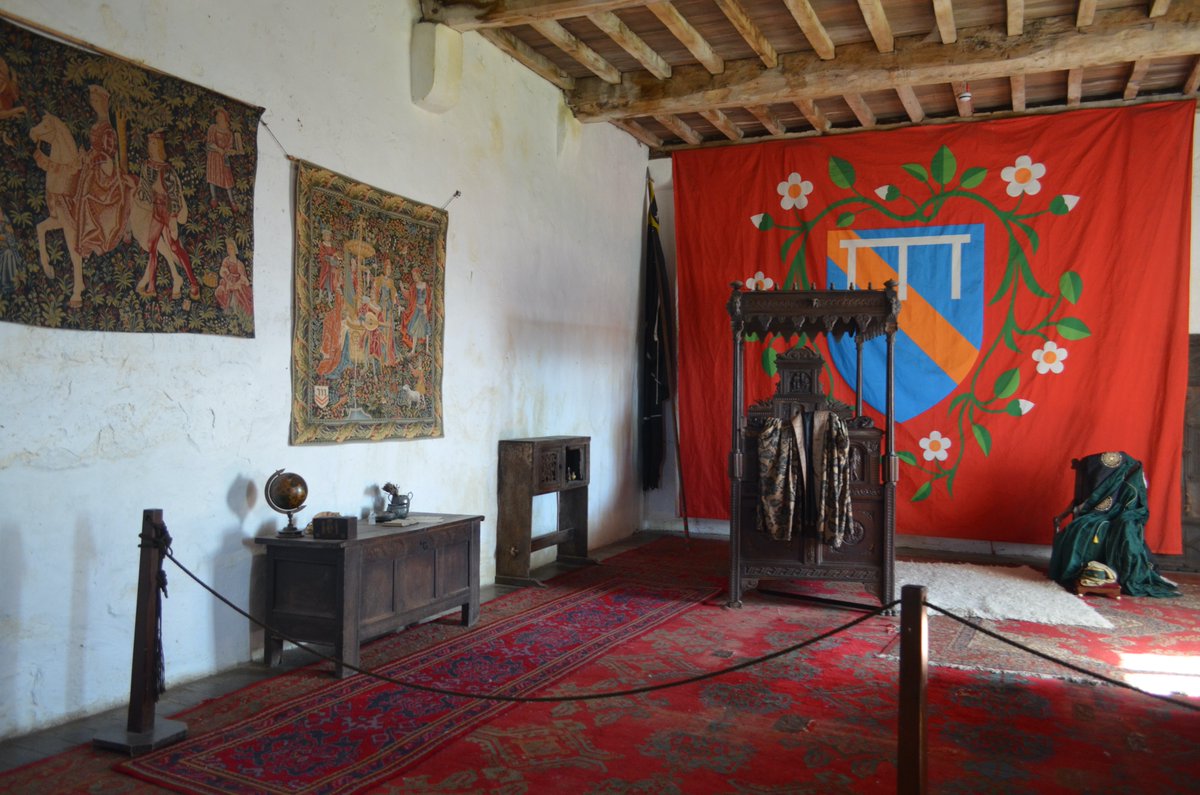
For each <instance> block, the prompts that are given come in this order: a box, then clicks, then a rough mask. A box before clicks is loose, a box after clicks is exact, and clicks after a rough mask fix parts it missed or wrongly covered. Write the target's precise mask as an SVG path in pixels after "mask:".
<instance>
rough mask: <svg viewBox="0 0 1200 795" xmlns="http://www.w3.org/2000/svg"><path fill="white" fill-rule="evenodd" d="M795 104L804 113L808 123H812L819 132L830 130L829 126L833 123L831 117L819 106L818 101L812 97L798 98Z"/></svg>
mask: <svg viewBox="0 0 1200 795" xmlns="http://www.w3.org/2000/svg"><path fill="white" fill-rule="evenodd" d="M795 105H796V108H797V109H798V110H799V111H800V112H801V113H803V114H804V118H805V119H807V120H808V123H809V124H811V125H812V128H813V129H814V130H816V131H817V132H819V133H823V132H829V128H830V127H832V126H833V125H832V124H831V123H830V121H829V117H827V116H826V115H825V114H824V113H823V112H822V111H821V109H820V108H818V107H817V103H815V102H813V101H812V100H811V99H798V100H796V102H795Z"/></svg>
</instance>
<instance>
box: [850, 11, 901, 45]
mask: <svg viewBox="0 0 1200 795" xmlns="http://www.w3.org/2000/svg"><path fill="white" fill-rule="evenodd" d="M858 8H859V10H861V11H862V15H863V22H865V23H867V30H869V31H870V32H871V38H872V39H873V40H874V41H875V48H876V49H878V50H879V51H880V52H891V51H892V50H894V49H896V37H895V36H894V35H892V23H890V22H888V18H887V14H885V13H884V12H883V3H882V2H881V1H880V0H858Z"/></svg>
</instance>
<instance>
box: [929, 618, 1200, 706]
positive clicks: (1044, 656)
mask: <svg viewBox="0 0 1200 795" xmlns="http://www.w3.org/2000/svg"><path fill="white" fill-rule="evenodd" d="M925 606H926V607H931V608H933V609H934V610H936V611H938V612H939V613H941V614H942V615H944V616H948V617H950V618H953V619H954V620H955V621H957V622H958V623H960V624H964V625H966V626H968V627H971V629H974V630H976V631H978V632H982V633H983V634H984V635H987V636H988V637H990V638H995V639H996V640H998V641H1000V642H1002V643H1006V644H1008V645H1009V646H1012V647H1013V648H1016V649H1020V650H1021V651H1026V652H1029V653H1030V654H1032V655H1034V656H1035V657H1041V658H1042V659H1043V660H1049V661H1050V662H1052V663H1055V664H1056V665H1061V666H1062V667H1064V668H1069V669H1071V670H1072V671H1075V672H1076V673H1080V674H1083V675H1084V676H1089V677H1091V678H1093V679H1098V680H1099V681H1101V682H1104V683H1106V684H1110V685H1114V686H1116V687H1123V688H1125V689H1126V690H1132V691H1133V692H1135V693H1141V694H1142V695H1145V696H1150V697H1151V698H1157V699H1158V700H1159V701H1165V702H1167V703H1168V704H1175V705H1176V706H1180V707H1186V708H1187V709H1190V710H1194V711H1196V712H1200V704H1192V703H1190V702H1188V701H1181V700H1180V699H1177V698H1172V697H1171V696H1163V695H1160V694H1158V693H1151V692H1150V691H1148V690H1142V689H1141V688H1139V687H1134V686H1133V685H1131V684H1129V683H1128V682H1122V681H1121V680H1120V679H1113V678H1112V677H1110V676H1106V675H1104V674H1101V673H1097V672H1096V671H1090V670H1088V669H1087V668H1083V667H1081V666H1078V665H1075V664H1074V663H1069V662H1067V661H1066V660H1060V659H1058V658H1057V657H1054V656H1053V655H1050V654H1046V653H1045V652H1042V651H1038V650H1037V649H1034V648H1031V647H1029V646H1026V645H1025V644H1023V643H1018V642H1017V641H1015V640H1009V639H1008V638H1006V637H1004V636H1003V635H1001V634H1000V633H999V632H993V631H992V630H990V629H987V628H985V627H981V626H979V625H978V624H975V623H972V622H970V621H967V620H966V619H965V618H961V617H960V616H956V615H955V614H954V613H951V612H950V611H949V610H946V609H945V608H941V607H938V606H937V605H935V604H932V603H930V602H926V603H925Z"/></svg>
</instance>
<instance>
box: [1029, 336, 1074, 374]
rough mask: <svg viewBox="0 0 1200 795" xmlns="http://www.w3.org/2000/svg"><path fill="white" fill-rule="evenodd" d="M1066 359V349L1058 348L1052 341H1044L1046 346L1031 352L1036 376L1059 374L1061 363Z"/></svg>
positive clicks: (1061, 369)
mask: <svg viewBox="0 0 1200 795" xmlns="http://www.w3.org/2000/svg"><path fill="white" fill-rule="evenodd" d="M1066 358H1067V349H1066V348H1060V347H1058V343H1057V342H1055V341H1054V340H1046V344H1045V345H1043V346H1042V347H1040V348H1038V349H1037V350H1036V351H1034V352H1033V360H1034V361H1035V362H1037V371H1038V375H1045V374H1046V373H1055V374H1058V373H1061V372H1062V371H1063V361H1064V360H1065V359H1066Z"/></svg>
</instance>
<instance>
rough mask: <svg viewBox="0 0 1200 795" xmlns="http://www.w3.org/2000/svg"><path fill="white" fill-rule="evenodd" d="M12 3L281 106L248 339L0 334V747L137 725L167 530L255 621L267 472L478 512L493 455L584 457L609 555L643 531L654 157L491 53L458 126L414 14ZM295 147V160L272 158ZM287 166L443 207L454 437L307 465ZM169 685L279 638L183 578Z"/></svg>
mask: <svg viewBox="0 0 1200 795" xmlns="http://www.w3.org/2000/svg"><path fill="white" fill-rule="evenodd" d="M0 9H3V10H4V11H6V12H7V13H9V14H13V15H17V16H20V17H23V18H26V19H29V20H32V21H34V22H36V23H39V24H43V25H46V26H49V27H52V28H54V29H56V30H58V31H61V32H63V33H65V34H67V35H69V36H72V37H76V38H79V39H83V40H86V41H89V42H91V43H93V44H94V45H96V46H98V47H101V48H104V49H107V50H111V51H114V52H118V53H121V54H123V55H125V56H128V57H130V58H133V59H137V60H140V61H142V62H144V63H146V64H147V65H150V66H153V67H155V68H158V69H161V70H162V71H164V72H167V73H170V74H172V75H175V76H177V77H180V78H183V79H186V80H190V81H193V82H196V83H199V84H201V85H204V86H206V87H208V88H211V89H214V90H217V91H221V92H223V93H226V94H229V95H231V96H234V97H236V98H239V99H241V100H243V101H246V102H250V103H253V104H256V105H261V106H263V107H265V108H266V112H265V113H264V115H263V120H264V122H265V124H266V125H268V126H269V127H270V130H271V131H272V132H273V133H274V136H272V135H271V134H270V133H269V132H268V131H267V130H266V129H265V128H262V129H260V131H259V136H258V146H259V165H258V174H257V186H256V192H255V208H254V216H255V218H254V221H255V240H256V250H255V251H254V282H255V309H256V316H255V321H256V327H257V336H256V338H255V339H253V340H240V339H226V338H218V337H205V336H197V335H135V334H106V333H90V332H73V331H52V330H44V329H34V328H26V327H22V326H18V325H13V324H0V383H2V384H3V388H4V392H5V399H4V401H3V406H4V408H3V409H2V410H0V504H2V505H3V511H2V512H0V539H2V540H3V546H2V552H0V738H3V737H6V736H10V735H14V734H21V733H25V732H27V731H30V730H32V729H35V728H40V727H42V726H46V725H50V724H53V723H56V722H60V721H63V720H66V719H69V718H72V717H75V716H78V715H82V714H88V713H92V712H96V711H98V710H100V709H103V708H107V707H111V706H115V705H121V704H124V703H125V701H126V699H127V697H128V683H129V664H130V655H131V644H132V630H133V611H134V607H135V605H134V602H135V587H136V577H137V553H138V550H137V534H138V532H139V529H140V522H141V514H142V509H143V508H161V509H163V511H164V518H165V520H166V523H167V526H168V528H169V530H170V532H171V534H172V536H173V537H174V553H175V555H176V557H178V558H179V559H180V561H181V562H183V563H184V564H185V565H187V566H188V567H189V568H191V569H192V570H193V571H194V572H195V573H196V574H197V575H198V576H200V577H201V578H203V579H205V580H206V581H208V582H209V583H211V584H212V585H213V586H214V587H215V588H217V589H218V590H219V591H221V592H222V593H224V594H225V595H226V596H228V597H229V598H230V599H231V600H232V601H233V602H235V603H237V604H240V605H247V604H251V605H255V606H257V605H258V604H259V603H260V602H261V593H259V592H258V591H257V590H256V589H255V587H254V585H255V584H256V583H257V581H258V580H257V578H256V577H255V575H256V573H257V572H256V568H255V565H254V561H255V559H256V558H259V555H258V552H259V548H258V547H256V545H255V544H254V538H255V537H256V536H264V535H271V534H273V533H274V531H275V530H276V529H277V528H278V527H280V526H281V525H282V523H283V517H281V516H279V515H278V514H275V513H273V512H272V511H271V510H270V509H269V508H268V507H267V506H266V505H265V503H264V501H263V500H262V498H261V494H262V486H263V483H264V481H265V479H266V477H267V476H269V475H270V473H271V472H273V471H274V470H275V469H278V468H280V467H286V468H288V469H291V470H294V471H297V472H299V473H301V474H302V475H304V476H305V478H306V479H307V481H308V483H309V490H310V496H309V499H308V509H307V510H306V511H304V512H302V513H301V515H300V516H298V517H297V518H298V520H299V521H300V522H301V523H304V522H307V521H308V519H309V518H311V514H312V513H314V512H316V511H319V510H336V511H340V512H342V513H350V514H359V515H361V514H363V513H364V512H366V511H369V510H370V509H371V508H372V507H374V505H375V496H376V495H377V494H378V492H377V488H378V486H380V485H381V484H382V483H384V482H385V481H388V480H390V481H394V482H396V483H397V484H398V485H400V486H401V487H402V489H403V490H405V491H408V490H411V491H413V492H414V494H415V497H414V506H413V507H414V510H426V511H439V512H453V513H472V514H482V515H484V516H485V517H486V520H485V522H484V524H483V539H482V550H483V551H482V556H481V557H482V560H481V564H482V565H481V569H482V580H483V582H485V583H487V582H490V581H491V580H492V579H493V576H494V557H493V553H494V549H495V516H496V458H497V441H498V440H499V439H501V438H508V437H517V436H539V435H552V434H580V435H587V436H591V437H592V448H591V450H592V473H591V474H592V480H591V488H590V497H591V501H590V510H589V514H590V516H589V519H590V525H591V532H590V536H589V542H590V545H591V546H592V547H596V546H600V545H603V544H606V543H611V542H613V541H616V540H618V539H619V538H622V537H624V536H626V535H628V534H629V533H631V532H632V531H633V530H634V529H635V528H636V526H637V524H638V521H639V514H638V511H639V505H640V500H639V498H638V495H639V491H638V482H637V477H636V469H635V462H634V455H633V439H634V411H633V405H634V403H633V395H634V379H635V377H636V362H637V353H636V344H635V342H636V334H637V295H638V284H639V278H638V263H639V258H640V252H641V235H642V226H641V220H642V219H641V206H642V204H641V197H642V193H643V178H644V173H645V167H646V150H645V149H644V147H642V146H641V145H640V144H638V143H637V142H636V141H634V139H632V138H630V137H628V136H627V135H625V134H624V133H621V132H619V131H618V130H616V129H615V128H612V127H610V126H607V125H600V126H595V125H593V126H587V127H584V126H581V125H579V124H578V123H576V122H574V120H573V119H571V118H570V115H569V113H568V112H567V111H566V109H565V107H564V105H563V102H562V99H561V95H560V92H559V91H558V90H557V89H555V88H554V87H553V86H551V85H549V84H548V83H546V82H544V81H542V80H541V79H540V78H537V77H535V76H534V75H532V74H531V73H529V72H528V71H527V70H526V69H524V68H523V67H521V66H519V65H518V64H516V63H515V62H514V61H512V60H511V59H510V58H508V57H507V56H506V55H504V54H502V53H501V52H500V51H498V50H496V49H495V48H494V47H492V46H491V45H490V44H488V43H486V42H485V41H484V40H483V39H481V38H479V37H478V36H476V35H475V34H468V35H466V36H465V38H464V64H463V85H462V93H461V97H460V101H459V104H458V105H457V106H456V107H455V108H453V109H452V110H450V111H448V112H446V113H444V114H441V115H438V114H433V113H429V112H427V111H424V110H421V109H419V108H417V107H415V106H414V105H413V104H412V103H411V101H410V98H409V61H408V52H409V48H408V43H409V39H410V31H411V28H412V25H413V24H414V22H415V21H416V20H417V16H418V13H417V10H416V4H415V3H414V2H412V0H408V2H396V0H343V1H342V2H337V3H332V2H318V0H287V1H286V2H283V1H282V0H278V1H275V2H267V0H253V2H245V1H244V0H205V2H202V3H201V2H194V0H122V2H120V3H110V2H103V1H102V0H0ZM276 138H278V143H276V140H275V139H276ZM287 155H292V156H296V157H301V158H304V159H307V160H310V161H313V162H315V163H317V164H319V165H321V166H324V167H327V168H330V169H332V170H335V171H338V172H341V173H344V174H347V175H350V176H351V177H354V178H357V179H361V180H362V181H364V182H368V183H371V184H373V185H375V186H377V187H380V188H382V189H385V190H389V191H392V192H395V193H399V194H402V195H404V196H407V197H409V198H412V199H416V200H418V201H422V202H426V203H429V204H433V205H436V206H442V205H443V204H444V203H445V202H446V201H447V200H448V199H449V198H450V197H451V195H452V194H453V193H454V192H455V191H456V190H461V191H462V196H461V198H459V199H457V200H455V201H454V202H453V203H452V204H450V205H449V207H448V211H449V214H450V223H449V236H448V246H447V249H448V251H447V262H446V282H445V284H446V339H445V365H446V370H445V380H444V383H443V393H444V413H445V437H444V438H442V439H436V440H421V441H406V442H398V441H397V442H382V443H352V444H344V445H335V446H316V447H314V446H307V447H292V446H289V444H288V423H289V416H288V412H289V400H290V391H291V383H290V375H289V373H290V346H289V339H290V334H291V310H290V307H291V289H292V231H293V230H292V210H291V198H292V195H291V170H290V163H289V162H288V160H287ZM167 568H168V575H169V578H170V596H169V598H168V599H167V600H166V602H165V605H164V619H163V623H164V633H165V646H166V659H167V668H168V677H169V683H170V682H179V681H184V680H187V679H190V678H194V677H197V676H201V675H205V674H208V673H211V672H214V671H216V670H220V669H223V668H226V667H229V666H232V665H234V664H236V663H238V662H241V661H244V660H247V659H249V658H250V657H251V656H252V653H257V651H258V650H259V649H261V640H262V638H261V633H259V632H256V631H253V630H252V628H251V627H250V625H249V624H248V622H247V621H245V620H244V619H242V618H241V617H239V616H237V615H236V614H234V613H233V612H232V611H230V610H229V609H228V608H226V607H225V606H223V605H221V604H220V603H218V602H216V601H215V600H214V599H213V598H212V597H211V596H209V595H208V594H207V593H205V592H204V591H203V590H202V589H201V588H200V587H199V586H197V585H195V584H194V583H192V582H191V581H189V580H188V579H187V578H186V577H185V576H184V575H183V574H182V573H181V572H179V571H178V570H177V569H175V567H174V566H173V565H171V564H169V563H168V565H167Z"/></svg>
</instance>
